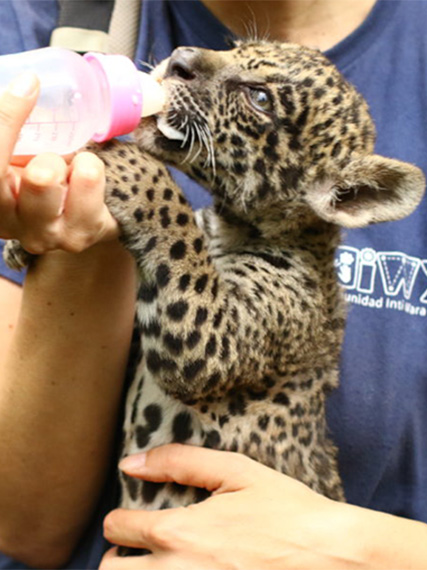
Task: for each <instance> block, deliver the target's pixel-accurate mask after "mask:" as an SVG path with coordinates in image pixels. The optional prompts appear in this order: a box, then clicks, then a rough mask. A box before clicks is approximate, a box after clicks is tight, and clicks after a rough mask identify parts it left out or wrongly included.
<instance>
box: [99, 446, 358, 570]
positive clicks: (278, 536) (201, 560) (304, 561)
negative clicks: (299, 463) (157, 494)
mask: <svg viewBox="0 0 427 570" xmlns="http://www.w3.org/2000/svg"><path fill="white" fill-rule="evenodd" d="M143 457H144V456H143V455H135V456H131V457H128V458H126V459H125V460H123V461H122V464H121V468H122V469H123V471H125V472H126V473H127V474H128V475H131V476H134V477H139V478H141V479H145V480H149V481H156V482H163V481H175V482H177V483H180V484H183V485H193V486H197V487H203V488H205V489H208V490H209V491H211V492H212V496H211V497H210V498H209V499H207V500H206V501H204V502H202V503H199V504H196V505H191V506H189V507H186V508H179V509H168V510H163V511H154V512H152V511H151V512H147V511H129V510H124V509H117V510H115V511H112V512H111V513H110V514H109V515H107V517H106V518H105V522H104V533H105V536H106V538H107V539H108V540H109V541H110V542H112V543H113V544H119V545H123V546H128V547H133V548H147V549H149V550H150V551H151V552H152V554H150V555H147V556H144V557H139V556H133V557H132V556H130V557H127V558H120V557H118V556H117V549H116V548H112V549H110V550H109V551H108V552H107V553H106V555H105V556H104V558H103V561H102V563H101V566H100V570H116V569H117V570H132V569H135V570H136V569H138V570H144V569H145V568H147V569H152V570H162V569H164V570H175V569H184V568H185V569H186V570H201V569H203V570H224V569H230V568H236V569H237V568H241V569H245V570H276V569H277V570H279V569H280V570H284V569H285V568H310V569H311V570H312V569H313V568H316V569H317V568H325V569H326V568H327V569H333V568H340V569H343V568H350V567H351V568H353V567H354V566H355V565H356V563H359V562H361V560H360V558H361V554H360V548H359V546H360V544H359V542H358V541H359V539H360V534H355V533H354V532H353V530H354V529H353V528H352V526H351V521H352V518H351V517H347V514H346V509H348V508H349V507H348V506H347V505H344V504H341V503H335V502H333V501H331V500H329V499H326V498H325V497H322V496H321V495H318V494H317V493H315V492H313V491H311V490H310V489H309V488H308V487H306V486H305V485H303V484H302V483H300V482H298V481H296V480H294V479H291V478H289V477H287V476H285V475H282V474H281V473H278V472H277V471H273V470H272V469H269V468H267V467H265V466H263V465H261V464H259V463H257V462H255V461H253V460H251V459H248V458H247V457H245V456H243V455H239V454H236V453H229V452H222V451H214V450H210V449H203V448H196V447H191V446H181V445H168V446H165V447H160V448H157V449H153V450H151V451H149V452H148V453H147V454H146V456H145V463H144V462H143ZM350 508H354V507H350ZM362 543H363V541H362ZM361 567H363V565H362V564H361Z"/></svg>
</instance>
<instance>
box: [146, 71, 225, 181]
mask: <svg viewBox="0 0 427 570" xmlns="http://www.w3.org/2000/svg"><path fill="white" fill-rule="evenodd" d="M174 83H175V82H174ZM168 87H169V89H168V97H167V102H166V105H165V109H164V110H163V111H162V112H161V113H158V114H157V115H154V116H152V117H146V118H144V119H142V120H141V123H140V126H139V128H138V131H137V140H138V142H139V144H140V145H141V146H142V147H143V148H144V149H146V150H147V151H149V152H153V153H154V154H156V155H157V156H162V154H163V153H166V156H165V158H166V159H167V160H172V161H173V162H175V159H176V161H177V162H179V163H181V164H183V163H190V164H193V163H195V162H196V161H197V162H201V164H202V166H204V167H206V166H210V167H211V168H212V169H213V171H215V151H214V144H213V136H212V133H211V130H210V128H209V124H208V120H207V117H206V115H205V114H204V113H203V112H201V110H200V106H199V105H198V104H197V101H195V100H194V98H193V97H191V95H190V94H189V92H188V91H186V93H185V94H184V93H183V89H182V86H180V85H178V86H177V85H174V84H173V83H171V84H170V85H169V86H168Z"/></svg>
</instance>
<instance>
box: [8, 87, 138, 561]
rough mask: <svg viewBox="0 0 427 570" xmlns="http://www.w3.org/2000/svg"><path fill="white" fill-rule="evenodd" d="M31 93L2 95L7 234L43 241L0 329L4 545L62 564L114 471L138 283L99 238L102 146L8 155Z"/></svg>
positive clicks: (11, 293)
mask: <svg viewBox="0 0 427 570" xmlns="http://www.w3.org/2000/svg"><path fill="white" fill-rule="evenodd" d="M35 96H36V93H35V92H33V93H30V94H27V95H24V96H23V97H16V96H15V95H11V94H10V93H6V94H3V95H2V96H1V98H0V110H1V111H0V135H1V136H0V140H1V141H2V153H1V159H0V160H1V161H2V162H1V165H0V232H1V233H0V236H1V237H5V238H9V237H13V238H18V239H21V241H22V242H23V243H24V244H25V245H26V246H27V247H28V248H29V249H30V250H32V251H34V252H36V253H44V251H47V252H48V253H46V254H44V255H41V256H40V257H39V258H38V260H37V262H36V263H35V264H34V266H33V267H32V268H31V269H30V270H29V272H28V275H27V278H26V280H25V284H24V287H23V291H22V304H21V299H20V298H21V292H20V291H17V290H16V288H15V286H14V285H12V284H10V283H8V282H6V281H5V280H0V281H1V289H0V291H1V293H2V294H3V298H2V303H3V304H5V305H7V306H8V311H9V316H8V318H6V319H5V320H4V321H2V329H1V334H2V336H1V337H0V346H1V347H2V350H1V352H0V366H1V370H2V372H1V380H0V456H1V458H2V460H1V462H0V512H1V517H0V551H2V552H4V553H6V554H8V555H10V556H12V557H14V558H17V559H19V560H22V561H23V562H25V563H27V564H29V565H31V566H35V567H42V568H49V567H53V568H58V567H60V566H62V565H63V564H64V563H66V561H67V559H68V558H69V556H70V554H71V552H72V551H73V549H74V547H75V546H76V544H77V542H78V541H79V539H80V538H81V536H82V534H83V532H84V530H85V529H86V527H87V524H88V522H89V520H90V517H91V514H92V513H93V509H94V507H95V505H96V502H97V500H98V499H99V494H100V491H101V490H102V486H103V483H104V480H105V476H106V473H107V471H108V469H107V468H108V465H109V462H110V459H111V451H112V442H113V437H114V433H115V428H116V419H117V412H118V407H119V403H120V401H121V392H122V384H123V377H124V370H125V366H126V360H127V355H128V349H129V344H130V336H131V331H132V325H133V313H134V291H135V283H134V266H133V262H132V260H131V258H130V256H129V255H128V254H127V253H126V252H125V251H124V250H123V249H122V248H121V246H120V245H119V243H118V242H117V241H105V242H102V243H96V242H97V241H99V240H101V239H105V240H106V239H108V238H114V237H115V235H116V233H115V232H116V230H115V223H114V221H113V220H112V218H111V217H110V216H109V215H108V214H107V212H106V210H105V208H104V205H103V184H104V174H103V170H102V168H101V167H100V161H99V160H98V159H97V158H96V157H94V156H93V155H90V154H88V153H85V154H83V155H79V156H78V157H76V158H75V159H74V160H73V161H72V162H71V164H69V163H67V162H65V161H64V160H63V159H62V158H60V157H57V156H55V155H44V156H40V157H37V158H35V159H33V160H31V161H30V162H29V163H28V164H27V165H26V166H25V167H24V169H12V168H11V167H10V166H9V156H10V154H11V152H12V148H13V143H14V140H15V139H16V136H17V132H18V130H19V127H20V124H22V122H23V121H24V120H25V117H26V115H27V114H28V113H29V111H30V109H31V107H32V105H33V104H34V100H35ZM64 191H68V193H67V198H66V203H65V210H64V212H63V213H62V215H59V211H60V207H61V203H62V200H63V195H64ZM92 244H96V245H93V247H89V246H90V245H92ZM58 247H61V248H64V249H68V252H66V251H58V250H57V249H56V248H58ZM50 250H52V251H50ZM80 250H84V251H83V252H79V251H80ZM20 304H21V308H20V310H19V305H20ZM18 311H19V317H18V316H17V315H18ZM4 341H8V342H9V344H7V343H6V342H4Z"/></svg>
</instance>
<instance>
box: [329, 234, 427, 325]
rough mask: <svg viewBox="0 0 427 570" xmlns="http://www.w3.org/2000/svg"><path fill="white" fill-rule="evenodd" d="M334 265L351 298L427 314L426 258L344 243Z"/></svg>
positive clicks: (378, 306)
mask: <svg viewBox="0 0 427 570" xmlns="http://www.w3.org/2000/svg"><path fill="white" fill-rule="evenodd" d="M335 266H336V269H337V274H338V279H339V281H340V283H341V285H342V286H343V287H344V288H345V289H346V299H347V301H348V302H350V303H353V304H355V305H361V306H364V307H370V308H372V309H389V310H392V311H404V312H405V313H408V314H410V315H414V316H420V317H425V316H427V259H419V258H418V257H412V256H410V255H408V254H406V253H402V252H400V251H375V250H374V249H372V248H364V249H357V248H355V247H351V246H346V245H343V246H340V247H339V248H338V252H337V256H336V259H335ZM420 290H422V291H423V292H422V294H421V295H420V293H419V292H420Z"/></svg>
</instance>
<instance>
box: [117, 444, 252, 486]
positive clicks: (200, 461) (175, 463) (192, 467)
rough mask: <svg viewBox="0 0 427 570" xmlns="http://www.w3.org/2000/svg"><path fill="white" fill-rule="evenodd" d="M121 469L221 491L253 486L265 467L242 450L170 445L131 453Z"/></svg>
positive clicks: (153, 479) (166, 480)
mask: <svg viewBox="0 0 427 570" xmlns="http://www.w3.org/2000/svg"><path fill="white" fill-rule="evenodd" d="M119 468H120V469H121V470H122V471H124V472H125V473H126V474H127V475H130V476H131V477H137V478H139V479H144V480H147V481H155V482H158V483H160V482H175V483H180V484H181V485H191V486H193V487H201V488H204V489H207V490H208V491H211V492H214V491H217V492H219V493H221V492H230V491H238V490H240V489H243V488H245V487H248V486H250V485H251V484H252V483H253V482H254V481H255V480H256V478H257V476H258V475H259V469H260V468H262V467H261V465H259V464H258V463H257V462H256V461H253V460H252V459H249V458H248V457H246V456H244V455H241V454H239V453H234V452H230V451H217V450H214V449H206V448H204V447H195V446H191V445H179V444H170V445H165V446H162V447H157V448H154V449H151V450H150V451H148V452H147V453H139V454H136V455H129V456H128V457H126V458H124V459H122V461H121V462H120V465H119Z"/></svg>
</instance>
